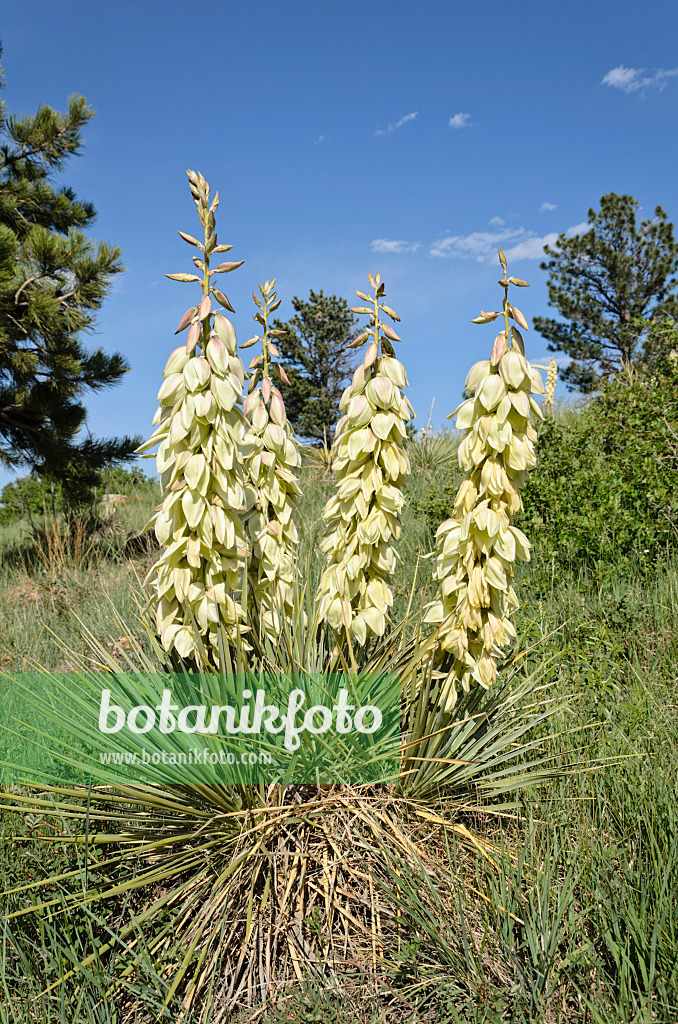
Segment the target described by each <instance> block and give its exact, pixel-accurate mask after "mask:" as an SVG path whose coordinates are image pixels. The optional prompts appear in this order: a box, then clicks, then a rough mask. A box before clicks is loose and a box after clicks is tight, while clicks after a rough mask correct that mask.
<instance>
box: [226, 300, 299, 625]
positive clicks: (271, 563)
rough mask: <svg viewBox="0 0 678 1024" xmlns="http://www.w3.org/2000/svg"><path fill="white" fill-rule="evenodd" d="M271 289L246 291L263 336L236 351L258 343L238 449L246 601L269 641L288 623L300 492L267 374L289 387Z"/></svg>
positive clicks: (288, 433) (293, 450)
mask: <svg viewBox="0 0 678 1024" xmlns="http://www.w3.org/2000/svg"><path fill="white" fill-rule="evenodd" d="M274 284H275V280H273V281H266V283H265V284H263V285H261V284H260V285H259V292H260V295H261V298H260V297H259V296H258V295H257V294H256V293H255V292H252V297H253V299H254V302H255V304H256V305H257V306H258V307H259V311H258V312H257V313H256V314H255V316H254V319H255V320H256V321H257V323H259V324H260V325H261V327H262V328H263V331H262V334H263V337H259V336H258V335H257V336H256V337H254V338H250V339H249V340H248V341H246V342H245V343H244V344H243V345H241V346H240V347H241V348H249V347H250V346H251V345H255V344H256V343H257V342H261V344H262V352H261V354H260V355H257V356H255V357H254V359H253V360H252V362H251V363H250V365H249V369H250V370H252V371H253V373H252V377H251V378H250V381H249V385H248V391H249V392H250V393H249V395H248V397H247V398H246V399H245V405H244V410H243V411H244V413H245V417H246V419H247V423H248V429H247V433H246V435H245V437H244V438H243V441H242V446H241V447H242V452H243V458H244V464H245V473H246V480H247V483H246V491H247V505H248V508H251V510H252V511H251V512H250V514H249V516H248V519H247V529H248V533H249V542H250V548H251V555H250V563H249V598H250V600H252V601H254V603H255V604H256V606H257V607H258V609H259V621H260V623H261V625H262V627H263V630H264V631H265V632H266V633H267V634H268V636H269V637H270V638H271V639H274V638H275V637H277V636H280V633H281V629H282V621H283V619H284V620H285V621H287V622H288V623H289V622H290V621H291V620H292V612H293V608H294V581H295V577H296V572H297V562H296V546H297V542H298V539H299V537H298V531H297V523H298V519H299V512H298V509H297V495H298V494H300V493H301V491H300V488H299V484H298V482H297V478H296V476H295V475H294V470H295V469H296V467H297V466H299V465H301V455H300V453H299V447H298V445H297V442H296V440H295V437H294V433H293V431H292V428H291V426H290V424H289V423H288V421H287V415H286V413H285V403H284V402H283V399H282V395H281V394H280V391H279V390H278V388H277V387H275V385H274V384H272V382H271V377H270V372H271V371H273V372H274V373H275V374H276V375H277V376H278V377H279V378H280V379H281V380H284V381H286V382H287V383H289V381H287V376H286V374H285V371H284V369H283V368H282V367H281V366H280V365H279V364H278V363H276V362H272V361H271V357H274V358H278V357H279V356H280V353H279V351H278V349H277V348H276V345H275V343H274V342H273V341H272V340H271V339H272V337H274V336H276V335H278V334H281V333H283V332H282V331H280V330H271V329H270V328H269V326H268V317H269V315H270V314H271V313H273V312H274V311H275V310H276V309H277V308H278V306H279V305H280V299H278V298H277V296H276V293H275V292H274V291H273V285H274ZM281 617H282V618H281Z"/></svg>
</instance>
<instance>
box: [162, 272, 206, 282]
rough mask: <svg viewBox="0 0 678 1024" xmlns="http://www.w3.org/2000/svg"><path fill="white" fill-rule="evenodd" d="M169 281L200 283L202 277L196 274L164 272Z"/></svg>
mask: <svg viewBox="0 0 678 1024" xmlns="http://www.w3.org/2000/svg"><path fill="white" fill-rule="evenodd" d="M165 277H168V278H169V279H170V281H181V283H182V284H189V282H191V281H197V282H198V284H202V278H201V277H198V276H197V274H165Z"/></svg>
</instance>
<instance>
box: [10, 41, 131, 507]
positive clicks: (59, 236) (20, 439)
mask: <svg viewBox="0 0 678 1024" xmlns="http://www.w3.org/2000/svg"><path fill="white" fill-rule="evenodd" d="M1 54H2V50H1V48H0V56H1ZM3 86H4V79H3V78H2V71H1V68H0V87H3ZM93 116H94V111H93V110H92V109H91V108H90V107H89V106H88V105H87V103H86V102H85V99H84V97H82V96H77V95H73V96H71V97H70V98H69V101H68V112H67V113H59V112H57V111H55V110H53V109H52V108H51V107H48V106H45V105H43V106H40V107H39V109H38V111H37V113H36V114H35V115H33V116H26V117H17V116H16V115H13V114H9V113H8V112H7V109H6V106H5V104H4V102H2V101H0V462H2V464H4V465H5V466H19V465H27V466H30V467H31V469H32V470H33V471H34V472H37V473H42V474H47V475H48V476H50V477H52V478H53V479H56V480H59V481H61V482H62V483H63V485H64V488H65V490H66V491H67V492H68V493H69V494H70V495H71V496H72V497H73V498H76V497H78V496H80V495H81V494H82V493H83V492H84V491H85V490H86V489H87V488H89V487H90V486H91V485H92V484H93V483H95V482H96V480H97V478H98V471H99V470H100V469H101V468H102V467H103V466H105V465H107V464H109V463H112V462H122V461H127V460H129V459H130V458H132V457H133V452H134V449H135V447H136V446H137V445H138V444H139V441H140V439H139V438H129V437H122V438H111V439H106V440H95V439H93V438H91V437H87V438H85V439H82V437H81V436H80V437H79V435H80V432H81V429H82V428H83V426H84V425H85V419H86V412H85V408H84V405H83V404H82V395H83V393H84V392H85V391H87V390H92V391H98V390H99V389H100V388H105V387H111V386H112V385H114V384H117V383H118V382H119V381H120V379H121V377H122V376H123V375H124V374H125V373H126V372H127V370H128V369H129V366H128V364H127V363H126V362H125V360H124V359H123V357H122V356H121V355H119V354H117V353H114V354H113V355H107V354H105V353H104V351H103V350H102V349H100V348H97V349H94V350H87V349H86V348H85V347H84V346H83V344H82V342H81V340H80V335H81V334H82V333H83V332H86V331H88V330H91V329H92V326H93V324H94V321H95V318H94V313H95V312H96V311H97V310H98V309H100V307H101V305H102V303H103V301H104V298H105V297H106V293H107V291H108V289H109V287H110V282H111V279H112V278H113V276H114V275H116V274H119V273H120V272H121V271H122V270H123V269H124V267H123V265H122V262H121V259H120V255H121V253H120V250H119V249H117V248H115V247H112V246H110V245H107V244H105V243H103V242H99V243H97V244H96V245H95V244H94V243H93V242H92V241H91V240H90V239H89V238H88V237H87V236H86V235H85V233H84V231H83V229H84V228H87V227H89V226H90V225H91V224H92V222H93V221H94V219H95V211H94V207H93V206H92V205H91V203H87V202H83V201H81V200H80V199H78V198H77V197H76V195H75V193H74V192H73V190H72V189H70V188H67V187H57V186H56V185H54V184H53V180H52V179H53V176H54V175H55V174H56V173H58V172H59V171H61V170H62V168H63V166H64V164H65V163H66V160H67V158H68V157H69V156H72V155H73V154H77V153H78V152H79V151H80V148H81V137H80V132H81V129H82V127H83V126H84V125H85V124H86V123H87V121H89V119H90V118H91V117H93Z"/></svg>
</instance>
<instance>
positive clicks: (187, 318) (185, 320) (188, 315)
mask: <svg viewBox="0 0 678 1024" xmlns="http://www.w3.org/2000/svg"><path fill="white" fill-rule="evenodd" d="M197 308H198V307H197V306H191V308H190V309H187V310H186V312H185V313H184V315H183V316H182V318H181V320H180V322H179V326H178V327H177V329H176V331H175V332H174V333H175V334H181V332H182V331H185V330H186V328H187V327H188V325H189V324H190V322H191V320H192V319H193V317H194V316H195V311H196V309H197Z"/></svg>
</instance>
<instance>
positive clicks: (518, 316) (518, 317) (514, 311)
mask: <svg viewBox="0 0 678 1024" xmlns="http://www.w3.org/2000/svg"><path fill="white" fill-rule="evenodd" d="M511 316H512V317H513V319H514V320H515V322H516V323H517V324H520V326H521V327H522V328H523V330H525V331H529V329H530V328H529V327H528V326H527V320H526V319H525V317H524V316H523V314H522V313H521V312H520V310H519V309H518V307H517V306H511Z"/></svg>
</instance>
